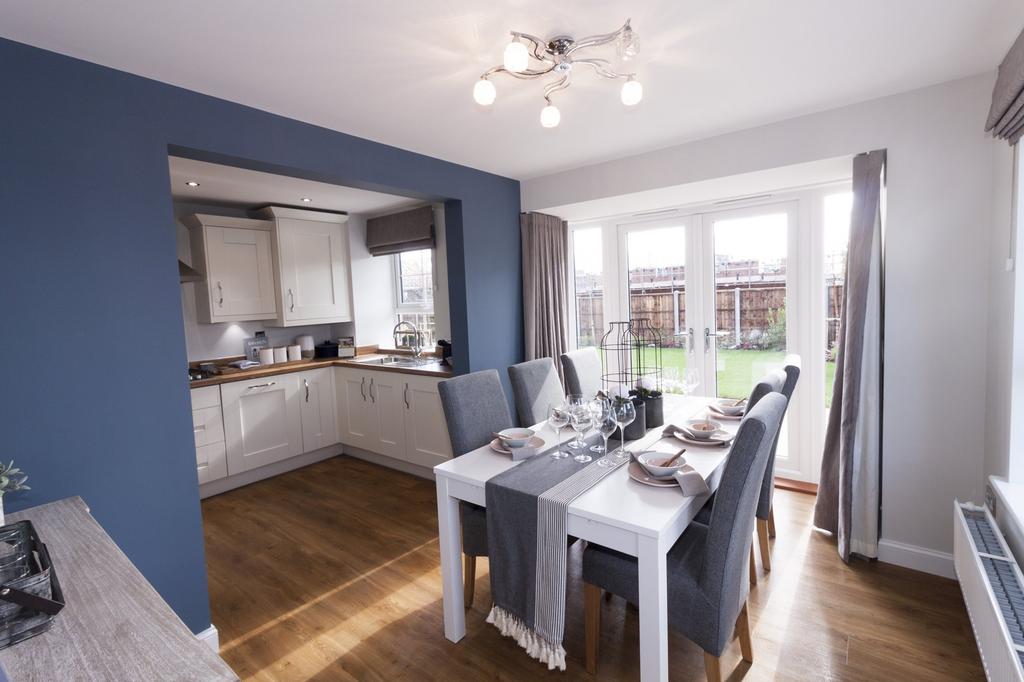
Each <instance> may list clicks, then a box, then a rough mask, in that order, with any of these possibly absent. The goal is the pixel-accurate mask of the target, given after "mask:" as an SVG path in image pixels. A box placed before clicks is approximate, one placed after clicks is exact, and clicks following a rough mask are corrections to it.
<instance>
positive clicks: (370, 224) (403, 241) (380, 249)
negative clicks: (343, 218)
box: [366, 206, 434, 256]
mask: <svg viewBox="0 0 1024 682" xmlns="http://www.w3.org/2000/svg"><path fill="white" fill-rule="evenodd" d="M366 248H367V250H368V251H369V252H370V254H371V255H373V256H387V255H389V254H392V253H401V252H402V251H418V250H419V249H432V248H434V209H433V208H432V207H430V206H421V207H420V208H414V209H412V210H411V211H402V212H401V213H392V214H391V215H385V216H380V217H378V218H370V219H369V220H367V221H366Z"/></svg>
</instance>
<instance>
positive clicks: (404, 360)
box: [356, 355, 437, 367]
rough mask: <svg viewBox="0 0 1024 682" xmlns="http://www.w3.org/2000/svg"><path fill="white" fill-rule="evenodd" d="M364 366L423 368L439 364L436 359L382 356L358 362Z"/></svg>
mask: <svg viewBox="0 0 1024 682" xmlns="http://www.w3.org/2000/svg"><path fill="white" fill-rule="evenodd" d="M356 362H358V363H359V364H362V365H380V366H382V367H422V366H423V365H431V364H434V363H435V362H437V360H436V359H435V358H414V357H410V356H408V355H382V356H378V357H373V358H366V359H365V360H356Z"/></svg>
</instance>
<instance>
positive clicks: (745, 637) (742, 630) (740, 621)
mask: <svg viewBox="0 0 1024 682" xmlns="http://www.w3.org/2000/svg"><path fill="white" fill-rule="evenodd" d="M736 634H737V635H738V636H739V638H740V653H741V654H742V655H743V660H744V661H746V662H747V663H753V662H754V647H753V645H752V643H751V641H750V619H749V618H748V617H747V604H746V602H744V603H743V608H742V609H740V615H739V617H738V618H736Z"/></svg>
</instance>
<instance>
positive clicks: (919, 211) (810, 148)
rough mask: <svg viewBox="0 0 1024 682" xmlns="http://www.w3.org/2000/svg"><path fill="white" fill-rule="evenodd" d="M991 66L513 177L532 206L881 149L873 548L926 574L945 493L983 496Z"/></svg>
mask: <svg viewBox="0 0 1024 682" xmlns="http://www.w3.org/2000/svg"><path fill="white" fill-rule="evenodd" d="M994 77H995V76H994V74H983V75H979V76H975V77H972V78H967V79H963V80H958V81H953V82H950V83H945V84H942V85H937V86H933V87H929V88H924V89H921V90H916V91H913V92H909V93H904V94H901V95H896V96H892V97H886V98H882V99H878V100H873V101H870V102H864V103H861V104H856V105H852V106H848V107H843V108H840V109H835V110H831V111H826V112H822V113H818V114H812V115H808V116H803V117H799V118H794V119H789V120H786V121H782V122H779V123H774V124H771V125H766V126H762V127H759V128H753V129H750V130H744V131H740V132H736V133H731V134H728V135H722V136H719V137H714V138H709V139H706V140H701V141H697V142H691V143H687V144H683V145H679V146H675V147H670V148H667V149H662V150H659V151H655V152H650V153H646V154H641V155H638V156H634V157H630V158H626V159H620V160H617V161H611V162H607V163H602V164H597V165H594V166H589V167H585V168H579V169H575V170H572V171H568V172H565V173H558V174H554V175H550V176H546V177H541V178H534V179H531V180H527V181H525V182H523V183H522V204H523V210H544V209H545V208H548V207H552V206H559V205H565V204H569V203H574V202H580V201H588V200H592V199H599V198H602V197H608V196H615V195H619V194H628V193H632V192H639V191H647V190H651V189H654V188H658V187H668V186H672V185H682V184H686V183H691V182H699V181H703V180H707V179H710V178H716V177H724V176H729V175H736V174H739V173H747V172H752V171H758V170H764V169H769V168H776V167H780V166H787V165H791V164H797V163H805V162H808V161H814V160H817V159H826V158H833V157H837V156H843V155H849V154H856V153H859V152H863V151H868V150H871V149H880V148H885V149H888V153H889V155H888V160H889V165H888V212H887V226H886V229H887V232H886V270H885V276H886V282H885V286H886V291H885V316H886V317H885V387H884V396H883V397H884V408H883V415H884V420H885V425H884V432H883V458H884V461H883V464H882V533H881V537H882V538H883V547H881V548H880V551H881V553H882V558H883V559H884V560H888V561H893V562H896V563H903V564H905V565H912V566H918V567H920V568H922V569H925V570H933V571H936V572H946V571H948V569H949V562H948V556H947V555H946V553H948V552H950V551H951V550H952V534H951V530H950V511H949V510H950V507H951V502H952V500H953V498H954V497H958V498H960V499H963V500H971V499H973V500H981V499H982V498H983V470H984V464H985V456H984V448H985V437H984V436H983V435H982V433H981V431H980V429H981V428H982V425H984V424H986V414H987V413H986V399H987V397H988V393H987V375H988V367H987V364H986V362H987V356H988V352H989V345H990V344H989V338H988V327H989V314H990V311H989V305H988V300H989V288H990V285H991V280H993V279H996V276H995V274H994V273H993V272H992V269H993V268H994V267H995V266H994V264H993V262H992V249H993V247H992V244H991V242H992V239H993V236H992V235H993V226H994V223H995V222H996V221H995V218H994V212H995V208H994V201H993V192H994V189H993V183H994V174H995V170H996V157H997V154H999V153H1001V150H999V149H998V148H999V147H1000V146H1001V145H1004V144H1005V143H1003V142H996V141H993V140H991V139H989V138H988V137H987V136H986V135H985V133H984V132H983V127H984V123H985V118H986V114H987V112H988V104H989V98H990V94H991V89H992V85H993V83H994ZM999 267H1002V264H1001V263H1000V264H999ZM995 314H1001V313H999V312H998V311H996V313H995ZM995 421H999V420H998V419H995ZM1000 428H1003V427H1002V426H1000Z"/></svg>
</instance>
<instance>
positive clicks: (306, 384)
mask: <svg viewBox="0 0 1024 682" xmlns="http://www.w3.org/2000/svg"><path fill="white" fill-rule="evenodd" d="M297 376H298V380H299V395H298V399H299V408H300V413H301V415H302V451H303V452H312V451H313V450H319V449H320V448H324V447H327V446H328V445H334V444H335V443H337V442H338V419H337V417H338V415H337V411H336V409H335V406H334V372H332V371H331V368H330V367H325V368H323V369H317V370H313V371H311V372H302V373H300V374H298V375H297Z"/></svg>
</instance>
